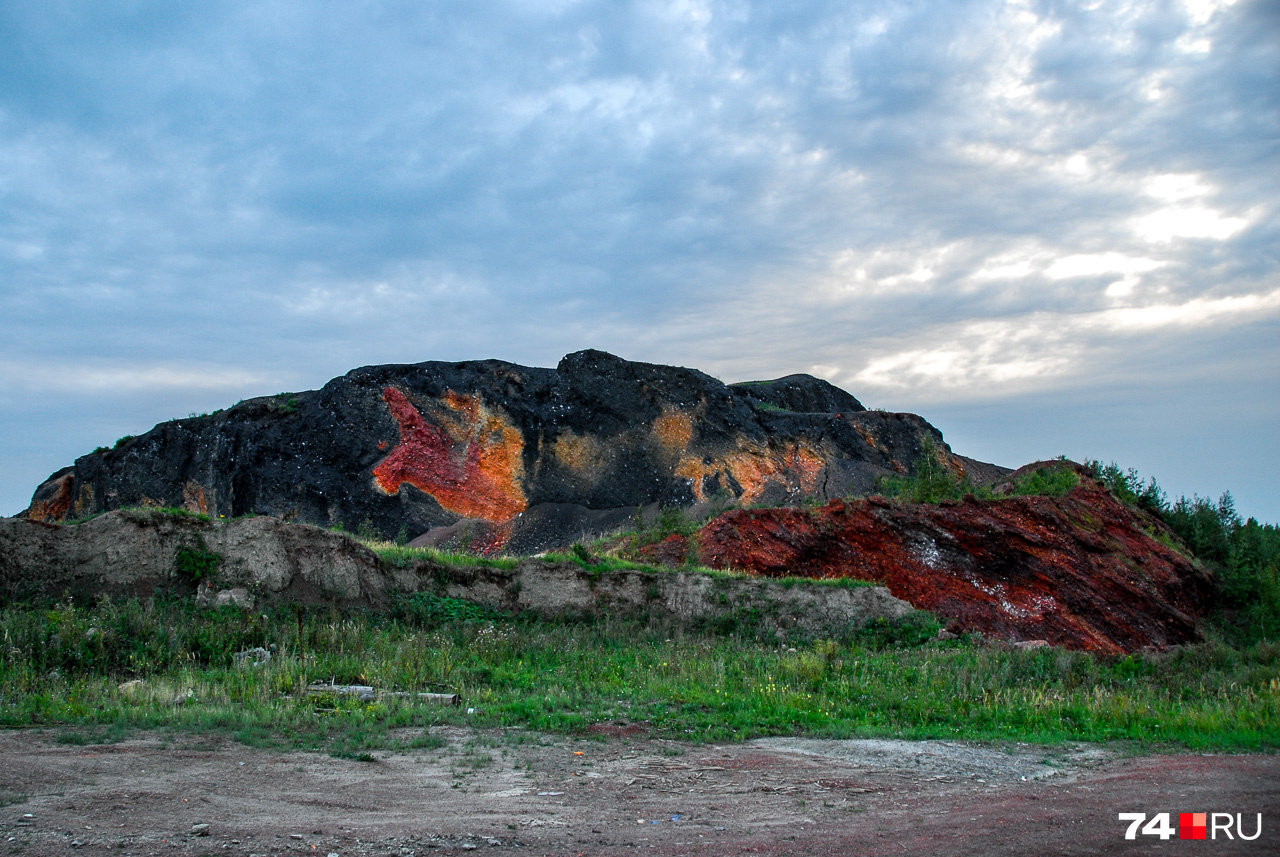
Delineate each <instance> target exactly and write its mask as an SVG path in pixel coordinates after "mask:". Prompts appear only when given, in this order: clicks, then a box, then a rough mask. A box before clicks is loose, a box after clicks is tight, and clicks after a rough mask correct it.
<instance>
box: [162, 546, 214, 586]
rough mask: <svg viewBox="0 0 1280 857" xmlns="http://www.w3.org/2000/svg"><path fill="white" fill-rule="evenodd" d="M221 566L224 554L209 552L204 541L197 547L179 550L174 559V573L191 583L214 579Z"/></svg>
mask: <svg viewBox="0 0 1280 857" xmlns="http://www.w3.org/2000/svg"><path fill="white" fill-rule="evenodd" d="M221 564H222V554H220V553H218V552H217V551H211V550H209V548H208V546H206V545H205V543H204V539H199V540H198V544H196V545H189V546H187V547H181V548H178V551H177V553H176V554H175V555H174V557H173V570H174V572H175V573H177V575H178V577H180V578H181V579H183V580H186V581H188V582H190V583H199V582H200V581H202V580H204V579H205V578H208V577H212V576H213V575H214V573H215V572H217V570H218V566H220V565H221Z"/></svg>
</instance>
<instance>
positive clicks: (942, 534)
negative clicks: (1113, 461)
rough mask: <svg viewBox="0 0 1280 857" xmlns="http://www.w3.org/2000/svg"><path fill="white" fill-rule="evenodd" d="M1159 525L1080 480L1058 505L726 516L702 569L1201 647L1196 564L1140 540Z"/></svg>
mask: <svg viewBox="0 0 1280 857" xmlns="http://www.w3.org/2000/svg"><path fill="white" fill-rule="evenodd" d="M1161 526H1163V525H1161V524H1159V523H1158V522H1156V521H1155V520H1154V519H1151V518H1148V517H1146V516H1145V515H1142V514H1141V513H1138V512H1135V511H1133V510H1131V509H1129V508H1127V507H1125V506H1123V505H1122V504H1120V503H1118V502H1117V501H1116V500H1114V499H1113V498H1112V497H1111V495H1110V494H1108V493H1107V492H1106V491H1105V490H1104V489H1102V488H1101V487H1099V486H1097V485H1096V484H1095V483H1091V482H1087V483H1085V484H1082V485H1081V486H1080V487H1079V488H1077V489H1076V490H1074V491H1072V492H1071V493H1070V494H1068V495H1066V496H1064V497H1017V498H1010V499H1003V500H974V499H973V498H968V499H966V500H965V501H964V502H962V503H954V504H950V505H941V506H933V505H923V504H922V505H907V504H901V505H899V504H891V503H889V502H888V501H885V500H883V499H880V498H872V499H870V500H866V501H856V502H851V503H846V502H844V501H841V500H835V501H832V502H831V503H829V504H827V505H826V506H825V507H823V508H822V509H819V510H816V511H814V512H809V511H805V510H801V509H765V510H740V511H733V512H727V513H725V514H724V515H721V516H720V517H718V518H716V519H715V520H713V521H712V522H711V523H710V524H708V525H707V526H706V527H705V528H704V529H703V531H702V535H701V539H700V548H699V550H700V560H701V561H702V562H703V563H704V564H706V565H710V566H712V567H719V568H729V567H732V568H739V569H744V570H748V571H754V572H756V573H758V574H762V575H769V576H781V575H799V576H809V577H850V578H857V579H862V580H874V581H878V582H881V583H884V584H885V585H886V586H887V587H888V588H889V591H890V592H891V593H893V595H895V596H897V597H898V598H901V599H903V600H905V601H908V602H910V603H911V604H913V605H915V606H916V607H918V608H921V609H925V610H929V611H931V612H933V613H935V614H936V615H938V616H939V617H940V618H941V619H943V620H944V621H948V622H950V623H951V625H952V627H953V628H954V629H956V630H961V631H981V632H983V633H984V634H987V635H989V636H993V637H996V638H998V639H1004V640H1009V641H1019V640H1039V639H1042V640H1047V641H1048V642H1050V643H1052V644H1054V645H1060V646H1066V647H1069V648H1075V649H1086V650H1091V651H1097V652H1105V653H1119V652H1126V651H1134V650H1136V649H1140V648H1143V647H1146V646H1153V647H1158V648H1159V647H1165V646H1169V645H1175V644H1178V643H1185V642H1190V641H1192V640H1195V639H1197V638H1198V637H1199V631H1198V628H1197V618H1198V616H1200V615H1201V614H1202V612H1203V610H1204V608H1205V607H1207V599H1208V597H1209V578H1208V576H1207V573H1205V572H1204V571H1202V570H1201V569H1200V567H1199V566H1196V565H1194V564H1193V563H1192V562H1191V561H1189V560H1188V559H1186V558H1185V557H1184V556H1182V555H1181V554H1179V553H1178V552H1177V551H1175V550H1173V549H1172V548H1169V547H1167V546H1166V545H1164V544H1162V543H1161V542H1159V541H1156V540H1155V539H1153V538H1152V537H1151V536H1149V535H1148V534H1147V533H1146V532H1144V529H1151V530H1154V529H1155V528H1158V527H1161Z"/></svg>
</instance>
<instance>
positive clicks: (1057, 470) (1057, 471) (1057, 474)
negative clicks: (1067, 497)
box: [1010, 466, 1080, 497]
mask: <svg viewBox="0 0 1280 857" xmlns="http://www.w3.org/2000/svg"><path fill="white" fill-rule="evenodd" d="M1079 484H1080V476H1079V475H1078V474H1077V473H1076V472H1075V471H1074V470H1073V469H1071V468H1070V467H1065V466H1063V467H1037V468H1036V469H1035V471H1034V472H1032V473H1025V474H1023V475H1022V476H1019V477H1018V478H1017V479H1015V480H1014V483H1013V490H1012V491H1011V492H1010V494H1012V495H1014V496H1035V497H1061V496H1062V495H1063V494H1066V493H1068V492H1070V491H1071V490H1072V489H1073V488H1075V487H1076V486H1077V485H1079Z"/></svg>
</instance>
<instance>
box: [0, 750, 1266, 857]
mask: <svg viewBox="0 0 1280 857" xmlns="http://www.w3.org/2000/svg"><path fill="white" fill-rule="evenodd" d="M629 732H630V730H628V729H626V728H623V727H600V728H599V733H600V734H597V735H594V736H591V737H588V738H571V737H564V736H548V735H541V734H536V733H530V732H527V731H523V730H506V731H494V730H468V729H458V728H441V729H434V730H432V732H431V734H432V736H434V738H438V739H439V740H440V742H441V744H440V746H439V747H435V748H431V749H422V750H414V751H412V752H406V753H395V754H391V753H375V754H373V756H374V758H373V760H371V761H359V760H353V759H338V758H331V757H329V756H327V755H323V754H318V753H306V752H278V751H272V750H263V749H255V748H252V747H247V746H244V745H241V744H237V743H234V742H231V741H227V740H225V739H222V738H211V739H207V740H206V739H201V738H199V737H192V736H169V735H164V734H152V735H148V736H145V737H140V738H135V739H132V740H128V741H125V742H123V743H117V744H102V745H93V744H90V745H76V744H70V743H65V739H63V741H60V740H59V734H58V733H56V732H50V731H35V730H11V731H7V732H0V854H23V855H47V854H50V855H51V854H57V855H63V854H75V855H84V854H114V855H175V857H177V856H178V855H205V854H214V855H253V854H261V855H269V854H271V855H274V854H299V855H300V854H319V855H324V857H331V855H333V854H337V855H339V857H346V855H357V854H385V855H410V854H417V855H423V854H438V855H446V854H454V853H461V852H464V851H478V852H483V853H492V854H494V855H502V854H525V855H609V854H623V853H632V852H637V851H639V852H640V853H646V854H653V855H685V854H698V855H707V857H715V855H739V854H770V855H898V854H917V853H919V854H930V855H950V854H984V855H1004V854H1009V855H1014V854H1017V855H1033V854H1039V855H1045V854H1169V855H1174V854H1196V853H1203V854H1215V855H1217V854H1251V855H1253V854H1276V853H1280V835H1278V832H1277V830H1276V829H1275V828H1276V826H1277V825H1280V757H1277V756H1275V755H1269V756H1228V755H1215V756H1207V755H1160V756H1143V757H1126V756H1123V755H1121V754H1120V753H1118V752H1116V751H1114V750H1110V749H1106V748H1100V747H1096V746H1089V745H1073V746H1069V747H1066V748H1056V749H1046V748H1044V747H1037V746H1029V745H1009V746H1006V747H991V746H985V745H973V744H964V743H959V742H938V741H930V742H905V741H885V740H858V741H825V740H809V739H796V738H770V739H761V740H756V741H749V742H746V743H741V744H724V745H707V744H684V743H678V742H671V741H662V740H653V739H650V738H647V737H644V736H643V735H633V734H629ZM418 734H420V733H418ZM1119 812H1146V813H1148V814H1152V813H1156V812H1169V813H1172V814H1173V816H1172V820H1173V823H1174V825H1175V826H1176V825H1177V823H1178V815H1177V814H1178V813H1180V812H1231V813H1233V814H1234V813H1243V814H1244V815H1245V822H1244V827H1245V831H1246V833H1252V832H1253V826H1254V820H1255V815H1256V813H1259V812H1261V813H1262V815H1263V820H1262V824H1263V829H1262V834H1261V836H1260V837H1259V838H1258V839H1256V840H1253V841H1248V842H1244V841H1240V840H1238V839H1232V840H1229V841H1228V840H1225V839H1224V838H1223V837H1222V836H1221V835H1220V836H1219V837H1218V838H1217V839H1216V840H1214V841H1206V842H1187V841H1179V840H1178V839H1177V838H1176V835H1175V838H1174V839H1172V840H1169V841H1164V842H1162V841H1160V840H1158V839H1156V838H1154V837H1152V836H1139V837H1138V838H1137V839H1136V840H1135V841H1132V842H1127V841H1126V840H1125V839H1124V831H1125V828H1126V826H1127V825H1126V824H1124V823H1121V822H1120V821H1119V820H1118V819H1117V813H1119Z"/></svg>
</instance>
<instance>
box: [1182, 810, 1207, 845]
mask: <svg viewBox="0 0 1280 857" xmlns="http://www.w3.org/2000/svg"><path fill="white" fill-rule="evenodd" d="M1208 815H1209V814H1208V813H1207V812H1184V813H1180V818H1179V819H1178V838H1179V839H1205V838H1206V834H1208V832H1209V831H1208V830H1207V827H1208Z"/></svg>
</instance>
